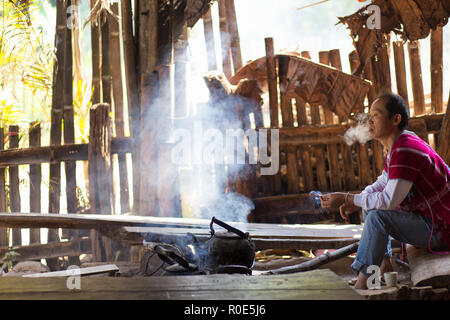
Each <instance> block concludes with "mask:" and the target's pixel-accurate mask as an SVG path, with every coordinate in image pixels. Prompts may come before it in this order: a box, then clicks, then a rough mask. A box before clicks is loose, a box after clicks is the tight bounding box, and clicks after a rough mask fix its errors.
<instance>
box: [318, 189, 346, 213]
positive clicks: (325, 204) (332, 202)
mask: <svg viewBox="0 0 450 320" xmlns="http://www.w3.org/2000/svg"><path fill="white" fill-rule="evenodd" d="M345 195H346V194H345V193H341V192H335V193H329V194H325V195H323V196H320V200H321V202H322V208H330V209H337V208H339V207H340V206H341V205H343V204H344V202H345Z"/></svg>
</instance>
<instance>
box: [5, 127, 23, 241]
mask: <svg viewBox="0 0 450 320" xmlns="http://www.w3.org/2000/svg"><path fill="white" fill-rule="evenodd" d="M8 135H9V149H16V148H18V147H19V127H18V126H10V127H9V132H8ZM9 201H10V204H9V206H10V211H11V212H12V213H15V212H17V213H19V212H20V193H19V168H18V166H9ZM12 240H13V246H20V245H22V234H21V229H17V228H14V229H13V231H12Z"/></svg>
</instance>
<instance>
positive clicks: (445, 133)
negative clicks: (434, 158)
mask: <svg viewBox="0 0 450 320" xmlns="http://www.w3.org/2000/svg"><path fill="white" fill-rule="evenodd" d="M449 93H450V92H449ZM449 141H450V94H449V97H448V102H447V110H446V112H445V116H444V119H443V120H442V127H441V132H440V134H439V138H438V144H439V147H438V151H439V155H440V156H441V157H442V159H443V160H444V161H445V163H447V164H449V163H450V143H449Z"/></svg>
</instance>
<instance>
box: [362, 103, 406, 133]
mask: <svg viewBox="0 0 450 320" xmlns="http://www.w3.org/2000/svg"><path fill="white" fill-rule="evenodd" d="M399 117H400V120H401V116H400V115H394V116H393V117H391V118H390V117H389V112H388V111H387V110H386V107H385V102H384V101H383V100H381V99H378V100H375V101H374V102H373V104H372V107H371V108H370V112H369V133H370V136H371V137H372V139H377V140H380V139H383V138H386V137H389V136H390V135H391V134H392V133H393V132H394V131H396V130H397V129H398V123H399V121H397V120H398V118H399Z"/></svg>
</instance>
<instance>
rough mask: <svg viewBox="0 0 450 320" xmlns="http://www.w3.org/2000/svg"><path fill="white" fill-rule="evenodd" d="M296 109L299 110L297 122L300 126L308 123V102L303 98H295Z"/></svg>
mask: <svg viewBox="0 0 450 320" xmlns="http://www.w3.org/2000/svg"><path fill="white" fill-rule="evenodd" d="M295 109H296V111H297V124H298V126H299V127H301V126H304V125H306V124H307V123H308V119H307V118H306V103H305V102H304V101H303V100H301V99H295Z"/></svg>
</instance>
